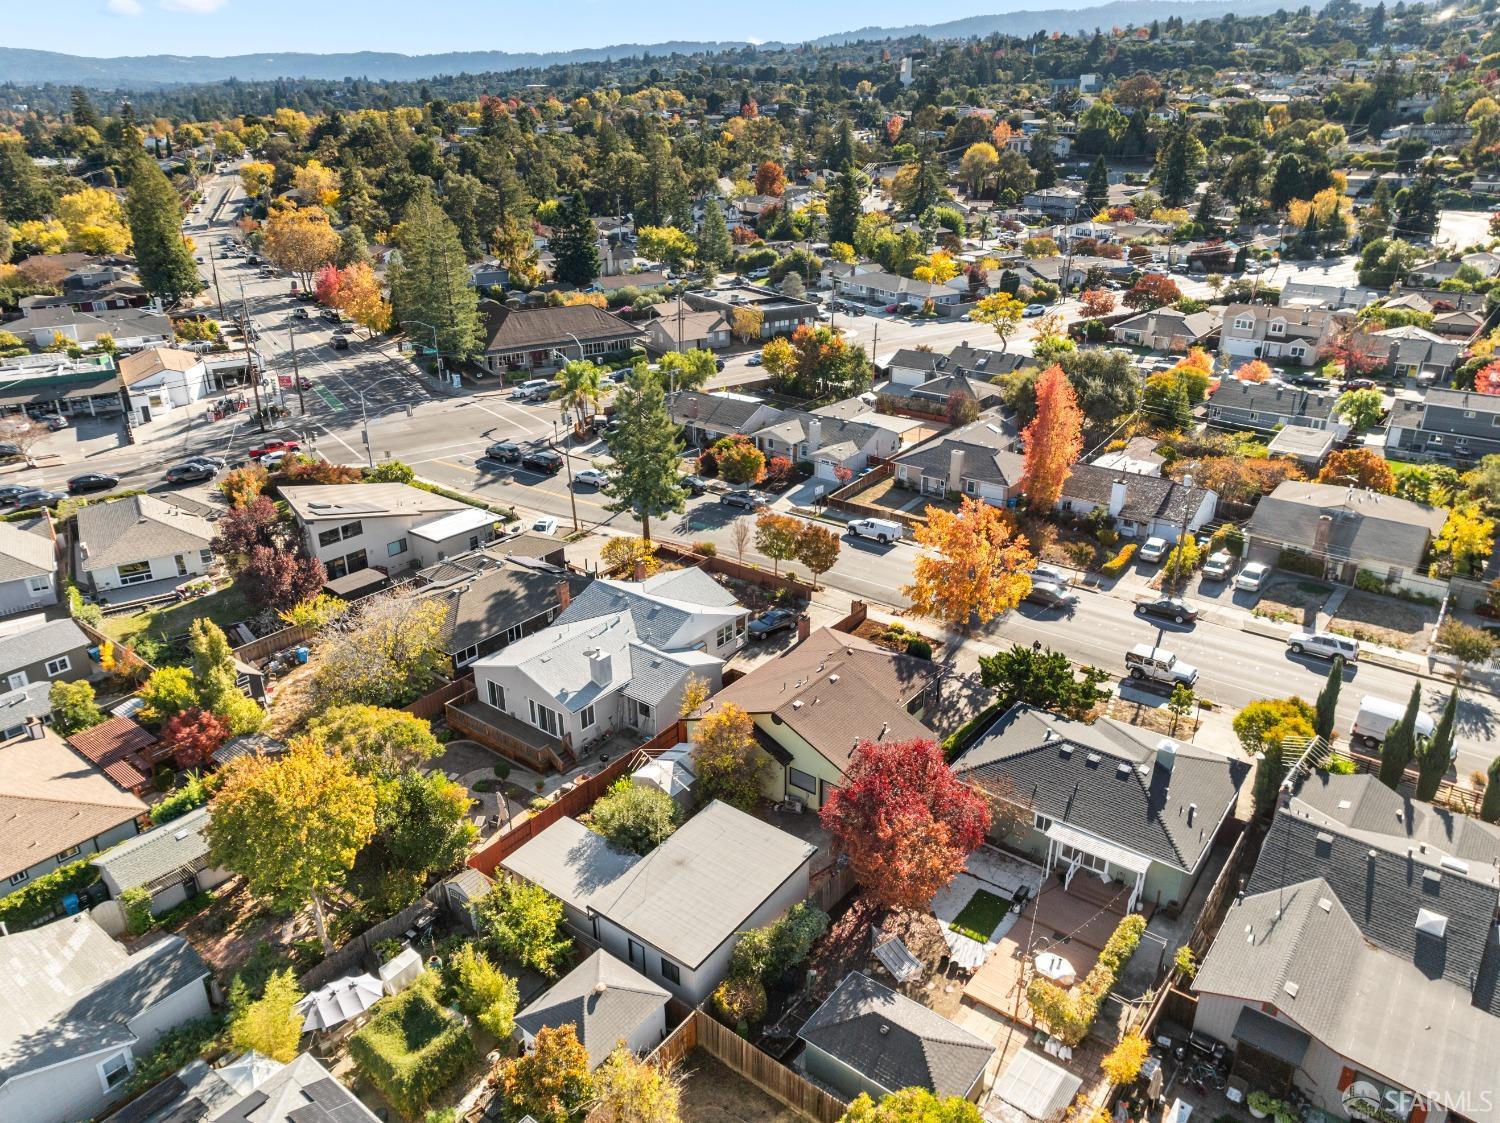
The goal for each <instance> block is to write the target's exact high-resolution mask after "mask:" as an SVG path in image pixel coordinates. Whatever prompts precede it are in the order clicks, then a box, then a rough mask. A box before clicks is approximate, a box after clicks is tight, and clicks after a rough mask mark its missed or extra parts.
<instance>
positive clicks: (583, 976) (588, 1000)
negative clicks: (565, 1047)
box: [516, 950, 671, 1068]
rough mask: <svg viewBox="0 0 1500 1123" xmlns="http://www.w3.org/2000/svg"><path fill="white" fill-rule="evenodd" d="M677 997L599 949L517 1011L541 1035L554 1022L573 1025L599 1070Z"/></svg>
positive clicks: (528, 1028)
mask: <svg viewBox="0 0 1500 1123" xmlns="http://www.w3.org/2000/svg"><path fill="white" fill-rule="evenodd" d="M670 997H671V995H670V994H668V993H667V991H665V990H663V989H662V988H661V987H659V986H657V985H656V984H655V983H653V982H652V981H651V980H650V979H648V978H646V976H645V975H642V974H641V973H640V972H639V971H637V970H635V968H633V967H630V966H628V965H626V964H624V963H621V962H620V961H619V960H618V959H616V958H615V957H614V956H612V955H610V954H609V953H608V952H607V951H602V950H601V951H596V952H594V954H593V955H591V956H589V957H588V958H587V959H585V960H584V961H583V962H582V963H580V964H579V965H578V966H577V967H575V968H573V970H571V971H569V972H568V973H567V974H566V975H564V976H563V977H562V978H561V979H559V980H558V981H557V983H555V984H554V985H553V986H552V988H551V989H550V990H548V991H547V993H545V994H543V995H542V996H541V997H540V998H538V999H537V1000H536V1001H535V1002H533V1003H532V1004H531V1005H530V1006H528V1007H526V1009H524V1010H522V1011H521V1012H520V1013H519V1014H517V1015H516V1025H517V1026H519V1027H520V1028H521V1029H523V1030H525V1031H526V1032H527V1033H529V1034H531V1035H532V1036H535V1035H536V1033H537V1032H538V1031H539V1030H542V1029H546V1028H548V1027H550V1026H561V1025H571V1026H573V1027H574V1028H575V1029H576V1030H577V1031H578V1040H579V1042H580V1043H581V1044H582V1045H583V1047H584V1048H585V1049H587V1050H588V1053H589V1068H597V1067H598V1066H599V1065H600V1064H601V1063H603V1061H604V1058H605V1057H607V1056H609V1054H610V1051H611V1050H613V1049H614V1047H615V1043H616V1042H618V1041H621V1040H626V1041H628V1040H629V1039H630V1037H631V1035H632V1034H634V1033H635V1031H636V1030H637V1029H638V1028H640V1026H641V1023H642V1022H644V1021H646V1019H648V1018H650V1017H651V1016H652V1015H653V1014H654V1013H655V1012H656V1011H658V1010H660V1009H661V1008H662V1007H663V1006H665V1005H666V1004H667V999H669V998H670Z"/></svg>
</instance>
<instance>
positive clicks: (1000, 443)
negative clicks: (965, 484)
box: [896, 414, 1023, 490]
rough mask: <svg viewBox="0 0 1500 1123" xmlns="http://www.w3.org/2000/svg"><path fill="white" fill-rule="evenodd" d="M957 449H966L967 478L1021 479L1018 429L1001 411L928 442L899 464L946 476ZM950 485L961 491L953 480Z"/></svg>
mask: <svg viewBox="0 0 1500 1123" xmlns="http://www.w3.org/2000/svg"><path fill="white" fill-rule="evenodd" d="M955 449H962V450H963V453H964V461H963V474H964V475H965V476H966V477H969V478H971V479H976V480H985V481H988V482H991V483H998V484H1003V485H1006V486H1014V485H1015V484H1016V483H1018V482H1019V481H1020V478H1021V470H1022V467H1023V457H1022V455H1021V453H1020V452H1019V451H1018V450H1017V447H1016V431H1015V428H1014V427H1013V426H1012V425H1010V424H1009V423H1008V422H1006V421H1005V420H1004V419H1002V418H1001V417H1000V416H999V415H998V414H987V415H985V416H983V417H980V418H978V419H976V420H974V421H971V422H970V423H969V424H967V425H965V426H963V427H962V428H959V429H954V430H953V431H952V432H950V433H946V434H944V435H943V436H941V437H939V438H937V439H936V440H932V441H927V442H924V443H923V444H920V445H918V446H917V447H916V448H914V449H912V450H911V451H910V452H907V453H903V454H902V455H900V456H898V457H896V463H897V464H901V465H904V466H906V467H908V468H916V469H919V470H920V471H921V472H922V474H923V475H932V476H944V477H946V476H947V474H948V468H949V466H950V465H951V464H952V462H953V452H954V450H955ZM949 487H950V488H953V489H954V490H957V488H956V487H955V485H954V484H952V483H951V482H950V484H949Z"/></svg>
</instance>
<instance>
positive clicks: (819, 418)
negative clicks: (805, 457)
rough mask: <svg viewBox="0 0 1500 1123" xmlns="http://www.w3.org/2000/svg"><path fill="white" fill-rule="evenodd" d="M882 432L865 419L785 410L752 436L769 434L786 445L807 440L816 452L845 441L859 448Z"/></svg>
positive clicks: (767, 435)
mask: <svg viewBox="0 0 1500 1123" xmlns="http://www.w3.org/2000/svg"><path fill="white" fill-rule="evenodd" d="M814 426H817V428H818V438H817V440H816V441H814V440H813V435H812V431H813V427H814ZM882 432H884V430H882V429H881V428H880V426H878V425H871V424H870V423H869V422H868V421H857V420H854V419H852V418H847V417H837V416H832V415H830V414H826V413H810V412H805V411H803V410H785V411H783V412H782V414H781V415H780V416H779V417H777V418H776V419H775V420H774V421H772V422H771V423H770V424H769V425H765V426H763V427H761V428H760V429H757V430H756V431H755V432H754V433H753V434H752V436H754V437H756V438H760V439H765V438H771V439H774V440H778V441H781V442H782V443H783V444H788V445H796V444H799V443H801V442H802V441H807V442H808V443H809V445H813V446H815V447H813V448H812V449H811V452H813V453H817V452H819V451H820V450H822V449H826V448H830V447H832V446H834V445H838V444H844V443H847V442H852V443H853V444H855V445H857V446H858V447H860V448H863V447H864V446H865V445H867V444H869V443H870V441H872V440H873V439H875V438H876V437H877V436H879V435H880V434H881V433H882Z"/></svg>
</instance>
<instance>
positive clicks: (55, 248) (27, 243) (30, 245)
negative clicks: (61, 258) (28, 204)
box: [11, 218, 68, 254]
mask: <svg viewBox="0 0 1500 1123" xmlns="http://www.w3.org/2000/svg"><path fill="white" fill-rule="evenodd" d="M11 236H12V238H11V240H12V241H13V242H14V244H15V247H16V248H17V249H18V250H23V251H25V252H26V253H28V254H38V253H39V254H51V253H62V252H63V250H65V249H67V248H68V228H67V227H66V226H64V225H63V224H62V223H60V222H58V221H57V219H55V218H46V219H39V218H28V219H27V220H26V221H25V222H18V223H16V226H15V229H14V230H13V231H12V232H11Z"/></svg>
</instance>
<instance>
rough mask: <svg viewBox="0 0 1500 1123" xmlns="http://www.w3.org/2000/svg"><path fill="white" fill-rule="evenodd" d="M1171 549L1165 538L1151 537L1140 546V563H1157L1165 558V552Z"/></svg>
mask: <svg viewBox="0 0 1500 1123" xmlns="http://www.w3.org/2000/svg"><path fill="white" fill-rule="evenodd" d="M1171 548H1172V547H1171V545H1170V544H1169V543H1168V542H1167V540H1166V539H1165V538H1157V537H1156V536H1154V535H1153V536H1152V537H1150V538H1148V539H1146V541H1145V543H1144V544H1143V545H1142V546H1141V554H1140V558H1141V561H1148V562H1159V561H1161V559H1162V558H1164V557H1166V556H1167V551H1168V550H1170V549H1171Z"/></svg>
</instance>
